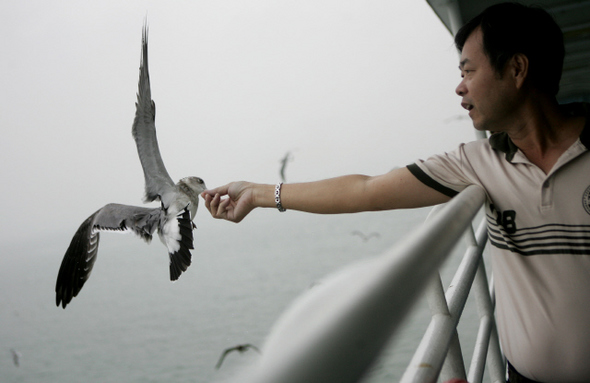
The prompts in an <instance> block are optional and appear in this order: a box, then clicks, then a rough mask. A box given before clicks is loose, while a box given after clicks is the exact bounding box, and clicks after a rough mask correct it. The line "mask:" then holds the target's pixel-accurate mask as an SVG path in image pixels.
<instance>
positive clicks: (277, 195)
mask: <svg viewBox="0 0 590 383" xmlns="http://www.w3.org/2000/svg"><path fill="white" fill-rule="evenodd" d="M282 185H283V183H282V182H279V183H278V184H277V186H275V203H276V204H277V209H279V211H280V212H281V213H282V212H284V211H286V210H287V209H285V208H284V207H283V205H281V186H282Z"/></svg>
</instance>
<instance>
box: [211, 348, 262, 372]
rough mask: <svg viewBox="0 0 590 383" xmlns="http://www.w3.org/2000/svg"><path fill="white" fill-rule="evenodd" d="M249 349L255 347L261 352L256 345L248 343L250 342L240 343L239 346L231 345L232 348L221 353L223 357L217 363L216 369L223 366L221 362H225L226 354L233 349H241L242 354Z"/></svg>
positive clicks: (255, 349)
mask: <svg viewBox="0 0 590 383" xmlns="http://www.w3.org/2000/svg"><path fill="white" fill-rule="evenodd" d="M248 349H253V350H254V351H256V352H257V353H259V354H260V350H259V349H258V348H256V346H254V345H252V344H250V343H248V344H239V345H237V346H234V347H230V348H226V349H225V350H224V351H223V353H222V354H221V357H220V358H219V361H218V362H217V364H216V365H215V368H216V369H219V367H221V364H222V363H223V360H224V359H225V356H226V355H227V354H229V353H230V352H232V351H239V352H240V354H241V353H244V352H246V351H248Z"/></svg>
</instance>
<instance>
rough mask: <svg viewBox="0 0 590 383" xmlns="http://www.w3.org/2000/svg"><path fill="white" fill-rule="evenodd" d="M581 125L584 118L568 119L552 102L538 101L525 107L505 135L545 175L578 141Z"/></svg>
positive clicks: (582, 126)
mask: <svg viewBox="0 0 590 383" xmlns="http://www.w3.org/2000/svg"><path fill="white" fill-rule="evenodd" d="M584 123H585V118H584V117H572V116H568V115H566V114H565V113H563V111H562V110H561V109H560V108H559V105H558V104H557V102H555V101H554V100H548V99H542V100H540V101H538V100H537V102H528V103H525V104H524V105H523V108H522V109H521V111H520V115H519V117H518V118H516V119H515V121H514V124H513V125H512V126H511V127H509V128H508V129H506V133H507V134H508V136H509V137H510V139H511V140H512V142H513V143H514V144H515V145H516V146H517V147H518V148H519V149H520V150H521V151H522V152H523V153H524V154H525V156H526V157H527V158H528V159H529V161H531V162H532V163H533V164H535V165H537V166H538V167H539V168H541V170H543V171H544V172H545V174H547V173H549V172H550V171H551V169H552V168H553V166H554V165H555V163H556V162H557V160H558V159H559V157H561V155H562V154H563V153H564V152H565V151H566V150H567V149H568V148H569V147H570V146H571V145H572V144H573V143H574V142H575V141H576V140H577V139H578V137H579V136H580V133H581V132H582V129H583V128H584Z"/></svg>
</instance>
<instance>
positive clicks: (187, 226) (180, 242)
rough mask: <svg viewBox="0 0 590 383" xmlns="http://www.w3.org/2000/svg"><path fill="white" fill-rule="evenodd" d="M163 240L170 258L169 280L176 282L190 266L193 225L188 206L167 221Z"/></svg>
mask: <svg viewBox="0 0 590 383" xmlns="http://www.w3.org/2000/svg"><path fill="white" fill-rule="evenodd" d="M162 231H163V233H162V232H161V234H163V237H164V238H163V240H164V243H165V244H166V246H167V247H168V254H169V256H170V280H171V281H176V280H177V279H178V278H179V277H180V275H181V274H182V273H183V272H184V271H186V270H187V269H188V267H189V266H190V265H191V252H190V250H191V249H194V246H193V240H194V237H193V225H192V221H191V216H190V212H189V210H188V206H187V207H185V208H184V209H183V210H182V211H181V212H180V213H179V214H178V215H177V216H176V217H175V219H171V220H169V221H168V222H167V223H166V224H165V227H164V228H163V230H162Z"/></svg>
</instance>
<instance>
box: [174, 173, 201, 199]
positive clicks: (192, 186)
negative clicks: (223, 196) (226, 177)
mask: <svg viewBox="0 0 590 383" xmlns="http://www.w3.org/2000/svg"><path fill="white" fill-rule="evenodd" d="M178 184H179V185H180V186H181V187H182V186H184V187H185V188H188V189H189V190H191V191H192V192H194V193H195V194H196V195H197V196H198V195H199V194H201V193H202V192H204V191H205V190H207V186H205V181H203V180H202V179H201V178H199V177H185V178H183V179H181V180H180V181H178Z"/></svg>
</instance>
